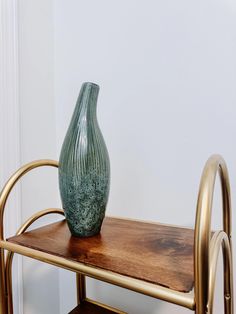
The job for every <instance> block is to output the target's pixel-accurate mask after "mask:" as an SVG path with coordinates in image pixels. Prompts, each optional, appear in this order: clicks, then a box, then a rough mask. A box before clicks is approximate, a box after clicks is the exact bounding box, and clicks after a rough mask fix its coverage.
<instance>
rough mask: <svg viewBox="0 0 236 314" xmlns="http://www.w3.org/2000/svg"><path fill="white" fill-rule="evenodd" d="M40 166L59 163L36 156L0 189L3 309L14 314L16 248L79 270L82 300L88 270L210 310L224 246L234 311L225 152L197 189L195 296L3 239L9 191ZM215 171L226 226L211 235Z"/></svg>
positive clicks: (228, 303)
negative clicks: (5, 255)
mask: <svg viewBox="0 0 236 314" xmlns="http://www.w3.org/2000/svg"><path fill="white" fill-rule="evenodd" d="M41 166H53V167H58V162H57V161H53V160H47V159H45V160H38V161H34V162H31V163H29V164H27V165H25V166H23V167H21V168H20V169H19V170H18V171H17V172H16V173H15V174H13V176H12V177H11V178H10V179H9V180H8V182H7V183H6V185H5V186H4V188H3V190H2V192H1V194H0V227H1V229H0V288H1V289H0V314H12V292H11V290H12V289H11V266H12V257H13V252H16V253H19V254H21V255H25V256H28V257H31V258H34V259H37V260H40V261H43V262H46V263H49V264H53V265H56V266H60V267H62V268H65V269H69V270H71V271H74V272H76V279H77V280H76V281H77V299H78V303H80V302H81V301H82V300H84V299H86V292H85V277H84V276H85V275H87V276H90V277H92V278H96V279H99V280H102V281H105V282H108V283H112V284H115V285H118V286H121V287H124V288H127V289H130V290H133V291H136V292H139V293H142V294H146V295H149V296H152V297H154V298H158V299H161V300H164V301H167V302H170V303H174V304H177V305H180V306H183V307H186V308H189V309H191V310H195V311H196V313H197V314H206V313H212V305H213V296H214V286H215V272H216V265H217V260H218V254H219V250H220V247H221V246H222V248H223V257H224V300H225V302H224V304H225V305H224V306H225V314H233V311H234V309H233V272H232V244H231V202H230V185H229V178H228V172H227V168H226V165H225V162H224V160H223V158H222V157H221V156H218V155H214V156H212V157H211V158H209V160H208V161H207V163H206V165H205V168H204V170H203V174H202V178H201V183H200V188H199V195H198V202H197V212H196V221H195V235H194V282H195V287H194V295H193V294H191V293H183V292H178V291H174V290H171V289H168V288H165V287H162V286H158V285H154V284H151V283H148V282H143V281H141V280H137V279H134V278H129V277H126V276H122V275H119V274H116V273H113V272H110V271H105V270H102V269H98V268H95V267H92V266H87V265H84V264H82V263H78V262H75V261H69V260H66V259H64V258H62V257H58V256H53V255H51V254H48V253H45V252H40V251H37V250H34V249H31V248H27V247H22V246H20V245H17V244H14V243H11V242H7V241H4V230H3V216H4V209H5V204H6V201H7V199H8V196H9V194H10V192H11V190H12V188H13V186H14V185H15V184H16V182H17V181H18V180H19V179H20V178H21V177H22V176H23V175H24V174H26V173H27V172H28V171H30V170H32V169H34V168H37V167H41ZM217 172H219V174H220V179H221V188H222V195H223V231H220V232H218V233H216V234H215V235H214V236H213V237H212V239H211V211H212V210H211V208H212V200H213V192H214V184H215V178H216V174H217ZM53 211H54V212H57V213H61V210H58V209H49V210H45V211H41V212H39V213H37V214H35V215H34V216H32V217H31V218H30V219H28V220H27V221H26V222H25V224H24V225H22V227H21V228H20V229H19V230H18V233H17V234H20V233H22V232H24V231H25V230H26V229H27V228H28V227H29V225H31V224H32V223H33V222H34V221H35V220H36V219H38V218H40V217H41V216H43V215H46V214H49V213H52V212H53ZM5 249H6V250H8V251H10V252H9V253H8V254H7V258H6V262H5V257H4V250H5ZM7 297H8V298H7Z"/></svg>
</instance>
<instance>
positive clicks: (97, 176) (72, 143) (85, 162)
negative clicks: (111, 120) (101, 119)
mask: <svg viewBox="0 0 236 314" xmlns="http://www.w3.org/2000/svg"><path fill="white" fill-rule="evenodd" d="M98 92H99V86H98V85H96V84H93V83H84V84H83V85H82V87H81V90H80V94H79V97H78V100H77V103H76V107H75V110H74V113H73V116H72V119H71V122H70V125H69V128H68V131H67V133H66V137H65V139H64V142H63V146H62V149H61V154H60V159H59V187H60V194H61V199H62V205H63V209H64V211H65V216H66V220H67V223H68V226H69V229H70V231H71V233H72V234H73V235H75V236H79V237H87V236H92V235H95V234H97V233H99V232H100V229H101V225H102V221H103V218H104V216H105V210H106V204H107V201H108V194H109V186H110V162H109V157H108V152H107V148H106V145H105V142H104V140H103V136H102V133H101V131H100V128H99V126H98V122H97V116H96V107H97V98H98Z"/></svg>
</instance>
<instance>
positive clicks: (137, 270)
mask: <svg viewBox="0 0 236 314" xmlns="http://www.w3.org/2000/svg"><path fill="white" fill-rule="evenodd" d="M7 241H9V242H11V243H14V244H18V245H21V246H24V247H28V248H31V249H35V250H37V251H42V252H46V253H49V254H51V255H56V256H60V257H63V258H65V259H67V260H72V261H77V262H79V263H83V264H85V265H90V266H93V267H96V268H100V269H104V270H106V271H111V272H115V273H118V274H121V275H124V276H128V277H132V278H136V279H139V280H142V281H146V282H150V283H153V284H156V285H160V286H164V287H167V288H170V289H172V290H176V291H180V292H189V291H191V290H192V288H193V284H194V274H193V244H194V231H193V230H191V229H186V228H181V227H175V226H169V225H163V224H157V223H147V222H141V221H136V220H129V219H121V218H110V217H106V218H105V219H104V223H103V226H102V230H101V233H100V234H99V235H96V236H93V237H89V238H76V237H73V236H71V234H70V231H69V229H68V227H67V224H66V222H65V220H63V221H60V222H56V223H53V224H50V225H47V226H44V227H41V228H38V229H35V230H32V231H29V232H25V233H24V234H22V235H19V236H14V237H11V238H9V239H8V240H7Z"/></svg>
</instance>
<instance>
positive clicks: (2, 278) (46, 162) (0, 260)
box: [0, 159, 58, 314]
mask: <svg viewBox="0 0 236 314" xmlns="http://www.w3.org/2000/svg"><path fill="white" fill-rule="evenodd" d="M42 166H52V167H58V162H57V161H54V160H50V159H42V160H36V161H32V162H30V163H28V164H26V165H24V166H22V167H21V168H20V169H18V170H17V171H16V172H15V173H14V174H13V175H12V176H11V177H10V179H9V180H8V181H7V183H6V184H5V186H4V187H3V189H2V191H1V193H0V240H3V238H4V228H3V217H4V210H5V206H6V202H7V199H8V197H9V194H10V192H11V190H12V189H13V187H14V186H15V184H16V183H17V181H18V180H19V179H20V178H21V177H22V176H23V175H25V174H26V173H27V172H29V171H30V170H33V169H35V168H38V167H42ZM0 286H1V288H2V289H1V290H0V314H5V313H7V290H6V274H5V258H4V250H3V249H2V248H1V249H0Z"/></svg>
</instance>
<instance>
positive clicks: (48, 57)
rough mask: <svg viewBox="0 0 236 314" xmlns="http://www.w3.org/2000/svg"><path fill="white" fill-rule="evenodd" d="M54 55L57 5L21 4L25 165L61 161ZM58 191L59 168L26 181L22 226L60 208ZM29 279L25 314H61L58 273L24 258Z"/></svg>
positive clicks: (34, 0)
mask: <svg viewBox="0 0 236 314" xmlns="http://www.w3.org/2000/svg"><path fill="white" fill-rule="evenodd" d="M53 52H54V50H53V1H49V0H40V1H38V0H19V62H20V69H19V72H20V77H19V80H20V114H21V163H22V164H24V163H26V162H29V161H32V160H35V159H41V158H51V159H56V142H55V139H56V127H55V111H54V91H53V88H54V86H53V78H54V77H53V75H54V74H53V70H54V64H53ZM57 190H58V188H57V171H56V170H55V168H52V169H49V168H48V167H47V168H44V169H43V168H41V169H36V170H34V172H33V173H30V174H28V175H27V177H25V178H24V179H23V180H22V221H24V220H25V219H26V218H28V217H29V216H31V215H32V214H33V213H35V212H37V211H38V210H41V209H45V208H49V207H57ZM51 219H52V218H45V219H42V220H43V221H44V222H48V221H51ZM54 219H55V218H54ZM23 277H24V310H23V313H24V314H42V313H43V314H58V313H59V302H58V298H59V290H58V289H59V288H58V286H59V282H58V270H57V269H56V268H54V267H52V266H48V265H46V264H43V263H39V262H36V261H32V260H30V259H27V258H24V262H23Z"/></svg>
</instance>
